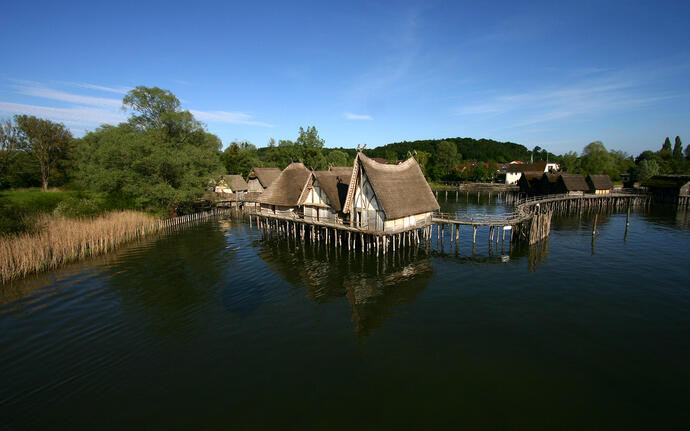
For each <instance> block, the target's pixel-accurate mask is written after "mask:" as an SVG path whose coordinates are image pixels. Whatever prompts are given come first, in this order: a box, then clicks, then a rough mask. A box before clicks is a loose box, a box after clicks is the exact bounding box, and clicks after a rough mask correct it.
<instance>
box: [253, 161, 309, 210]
mask: <svg viewBox="0 0 690 431" xmlns="http://www.w3.org/2000/svg"><path fill="white" fill-rule="evenodd" d="M310 174H311V171H309V169H307V168H305V167H304V165H303V164H302V163H291V164H290V165H288V167H287V168H285V169H283V171H282V172H281V173H280V175H278V178H276V179H275V181H273V182H272V183H271V185H270V186H268V188H266V190H264V192H263V193H262V194H261V195H260V196H259V197H258V198H257V202H258V203H259V204H260V206H261V212H262V213H263V214H276V215H283V216H299V215H301V211H300V207H299V200H300V197H301V195H302V190H303V189H304V185H305V183H306V182H307V179H308V178H309V175H310Z"/></svg>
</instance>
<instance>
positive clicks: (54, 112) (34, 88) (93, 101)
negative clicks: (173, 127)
mask: <svg viewBox="0 0 690 431" xmlns="http://www.w3.org/2000/svg"><path fill="white" fill-rule="evenodd" d="M11 81H13V82H15V83H18V84H19V85H14V86H13V87H14V89H15V92H16V93H17V94H21V95H24V96H31V97H37V98H41V99H47V100H55V101H59V102H65V103H68V104H71V105H74V106H70V107H51V106H40V105H33V104H22V103H14V102H11V101H0V112H2V113H7V114H10V115H14V114H27V115H35V116H39V117H45V118H48V119H51V120H53V121H59V122H63V123H65V124H67V125H70V126H79V127H86V126H99V125H101V124H103V123H108V124H117V123H120V122H122V121H126V119H127V113H125V112H123V111H122V109H121V107H122V100H121V99H114V98H107V97H93V96H87V95H82V94H75V93H70V92H66V91H60V90H56V89H53V88H48V87H46V86H45V85H44V84H41V83H37V82H31V81H21V80H17V79H12V80H11ZM63 84H65V85H71V86H76V87H81V88H86V89H92V90H99V91H106V92H111V93H117V94H123V93H126V92H127V88H125V87H105V86H102V85H96V84H90V83H77V82H68V83H63ZM190 112H191V113H192V114H193V115H194V116H195V117H196V118H197V119H198V120H200V121H204V122H211V123H228V124H244V125H249V126H260V127H274V126H273V125H272V124H268V123H264V122H261V121H256V120H254V119H253V118H252V116H251V115H249V114H246V113H244V112H228V111H201V110H190ZM74 130H75V131H76V130H78V129H74Z"/></svg>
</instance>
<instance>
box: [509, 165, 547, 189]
mask: <svg viewBox="0 0 690 431" xmlns="http://www.w3.org/2000/svg"><path fill="white" fill-rule="evenodd" d="M526 172H539V175H541V174H542V173H544V172H546V162H534V163H511V164H508V166H506V184H517V183H518V181H520V178H521V177H522V174H523V173H526Z"/></svg>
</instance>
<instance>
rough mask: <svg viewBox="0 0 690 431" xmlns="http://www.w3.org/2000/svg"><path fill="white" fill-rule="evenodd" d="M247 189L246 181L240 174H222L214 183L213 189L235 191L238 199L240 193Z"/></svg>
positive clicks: (218, 191)
mask: <svg viewBox="0 0 690 431" xmlns="http://www.w3.org/2000/svg"><path fill="white" fill-rule="evenodd" d="M247 189H248V187H247V182H246V181H244V178H242V176H241V175H223V176H222V177H221V178H220V180H219V181H218V183H217V184H216V187H215V189H214V191H215V192H216V193H226V194H231V193H235V194H236V197H237V198H238V199H242V195H243V194H244V193H245V192H246V191H247Z"/></svg>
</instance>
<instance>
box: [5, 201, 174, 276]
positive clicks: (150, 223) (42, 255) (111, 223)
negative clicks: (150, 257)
mask: <svg viewBox="0 0 690 431" xmlns="http://www.w3.org/2000/svg"><path fill="white" fill-rule="evenodd" d="M37 227H38V229H37V231H36V232H35V233H23V234H19V235H13V236H5V237H0V283H2V284H4V283H6V282H8V281H10V280H13V279H18V278H21V277H25V276H27V275H29V274H32V273H37V272H40V271H45V270H50V269H55V268H57V267H59V266H61V265H64V264H66V263H69V262H74V261H77V260H79V259H83V258H86V257H88V256H94V255H98V254H101V253H105V252H107V251H109V250H112V249H114V248H115V247H117V246H118V245H120V244H122V243H124V242H127V241H131V240H133V239H136V238H139V237H142V236H144V235H147V234H149V233H151V232H154V231H157V230H159V229H160V228H161V227H163V224H162V223H161V222H160V221H159V220H157V219H155V218H153V217H151V216H149V215H146V214H144V213H141V212H136V211H118V212H111V213H108V214H105V215H102V216H99V217H95V218H91V219H69V218H64V217H58V216H49V215H43V216H40V217H39V219H38V221H37Z"/></svg>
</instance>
